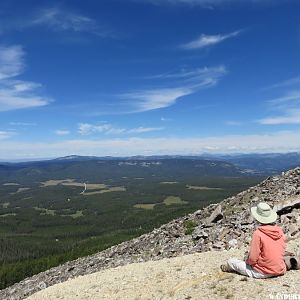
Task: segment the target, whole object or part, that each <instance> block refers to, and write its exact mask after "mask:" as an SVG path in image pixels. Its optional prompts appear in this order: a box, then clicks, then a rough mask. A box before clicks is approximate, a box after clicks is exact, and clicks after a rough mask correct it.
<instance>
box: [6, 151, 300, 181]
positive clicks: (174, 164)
mask: <svg viewBox="0 0 300 300" xmlns="http://www.w3.org/2000/svg"><path fill="white" fill-rule="evenodd" d="M93 161H94V162H95V161H98V162H103V164H104V165H105V166H106V167H109V168H111V167H113V166H117V167H118V168H119V167H120V164H119V163H118V162H140V163H141V162H143V161H144V162H149V161H151V162H156V161H157V162H161V163H162V162H163V165H160V166H158V165H149V166H151V167H152V168H155V170H156V171H158V170H159V169H160V170H162V169H165V170H164V171H163V173H165V172H167V173H168V175H169V173H172V172H176V173H173V174H179V175H180V174H182V173H186V172H191V175H192V173H193V172H194V171H195V170H196V172H197V173H198V171H199V170H200V169H201V170H202V171H203V172H204V174H203V175H210V176H212V175H221V176H227V175H228V176H232V175H234V174H239V175H241V174H248V175H251V174H253V175H273V174H278V173H280V172H282V171H285V170H288V169H291V168H294V167H297V166H299V165H300V152H293V153H284V154H283V153H267V154H236V155H211V154H203V155H199V156H180V155H163V156H131V157H112V156H105V157H96V156H78V155H70V156H64V157H59V158H55V159H49V160H41V161H30V162H18V163H16V162H15V163H12V162H2V163H0V176H1V175H4V176H8V175H9V174H12V173H15V172H17V173H20V175H21V174H22V175H24V174H23V173H24V172H25V173H26V172H27V173H28V172H29V173H30V174H31V175H32V172H33V173H35V171H36V170H37V169H40V171H39V172H38V173H44V172H49V171H51V172H54V170H56V171H58V170H61V169H62V166H63V169H64V170H66V169H68V168H70V167H71V166H72V169H74V167H75V166H76V167H75V169H76V171H75V170H73V171H74V172H76V173H77V172H78V171H79V170H81V168H82V166H83V165H82V166H80V165H81V163H83V162H84V163H85V164H84V165H85V166H89V167H92V166H93V163H92V162H93ZM104 165H103V166H104ZM132 165H133V164H131V166H132ZM144 165H145V164H144ZM200 165H201V167H200ZM129 166H130V164H127V165H126V164H123V168H122V169H123V170H122V173H124V172H123V171H125V170H124V167H127V168H128V167H129ZM136 166H143V164H138V163H137V164H136ZM149 166H148V167H149ZM191 166H192V168H191ZM194 168H196V169H195V170H194V171H193V169H194ZM30 169H35V171H32V170H31V171H30ZM41 169H44V171H42V170H41ZM92 169H93V168H92ZM25 170H26V171H25ZM88 170H91V169H88ZM184 170H185V171H184ZM106 171H107V170H106ZM128 171H129V172H130V173H132V170H128ZM134 172H135V173H137V174H135V175H137V176H143V175H145V174H144V173H145V172H144V171H142V172H140V171H138V170H137V169H135V170H134ZM67 173H69V172H67ZM79 173H80V172H79ZM48 175H49V174H48ZM73 175H74V173H73Z"/></svg>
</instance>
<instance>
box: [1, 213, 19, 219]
mask: <svg viewBox="0 0 300 300" xmlns="http://www.w3.org/2000/svg"><path fill="white" fill-rule="evenodd" d="M16 215H17V214H16V213H10V214H4V215H0V218H5V217H9V216H16Z"/></svg>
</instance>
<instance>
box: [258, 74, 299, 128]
mask: <svg viewBox="0 0 300 300" xmlns="http://www.w3.org/2000/svg"><path fill="white" fill-rule="evenodd" d="M299 84H300V77H294V78H291V79H288V80H285V81H282V82H280V83H277V84H274V85H273V86H270V87H269V88H268V89H270V88H271V89H272V88H281V89H283V90H286V89H287V91H285V93H284V94H283V95H282V96H281V97H277V98H273V99H271V100H268V101H267V103H268V105H269V108H270V109H271V110H272V111H274V112H275V113H274V114H273V115H271V116H268V117H265V118H262V119H260V120H258V123H260V124H263V125H283V124H300V90H299ZM291 89H292V90H291Z"/></svg>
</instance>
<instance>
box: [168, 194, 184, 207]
mask: <svg viewBox="0 0 300 300" xmlns="http://www.w3.org/2000/svg"><path fill="white" fill-rule="evenodd" d="M164 204H165V205H167V206H169V205H173V204H182V205H183V204H188V202H187V201H183V200H182V199H181V198H180V197H177V196H168V197H167V198H166V199H165V200H164Z"/></svg>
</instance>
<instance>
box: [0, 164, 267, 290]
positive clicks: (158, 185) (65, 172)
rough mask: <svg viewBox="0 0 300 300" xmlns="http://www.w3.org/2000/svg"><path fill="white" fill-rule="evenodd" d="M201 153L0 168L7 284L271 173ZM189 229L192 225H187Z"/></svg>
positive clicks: (0, 269) (1, 276)
mask: <svg viewBox="0 0 300 300" xmlns="http://www.w3.org/2000/svg"><path fill="white" fill-rule="evenodd" d="M247 174H248V173H247V172H244V171H243V170H242V169H240V168H238V167H236V166H235V165H233V164H231V163H227V162H222V161H211V160H199V159H198V160H197V159H161V160H145V161H144V160H138V159H136V160H100V159H89V160H83V161H78V160H53V161H44V162H35V163H21V164H2V165H1V166H0V232H1V238H0V264H1V265H0V288H1V289H2V288H5V287H7V286H9V285H11V284H13V283H15V282H18V281H20V280H22V279H23V278H25V277H28V276H31V275H33V274H36V273H38V272H41V271H43V270H46V269H49V268H51V267H53V266H57V265H59V264H61V263H63V262H66V261H69V260H72V259H76V258H78V257H81V256H85V255H89V254H93V253H95V252H98V251H101V250H104V249H106V248H108V247H110V246H112V245H115V244H118V243H120V242H122V241H125V240H128V239H131V238H133V237H136V236H139V235H141V234H143V233H146V232H149V231H151V230H152V229H153V228H155V227H159V226H160V225H162V224H164V223H166V222H168V221H170V220H171V219H173V218H176V217H179V216H182V215H184V214H187V213H189V212H193V211H195V210H197V209H200V208H201V207H204V206H206V205H208V204H210V203H216V202H219V201H221V200H222V199H224V198H226V197H228V196H230V195H234V194H236V193H238V192H239V191H242V190H244V189H246V188H247V187H249V186H252V185H255V184H257V183H258V182H259V181H261V180H262V179H263V178H264V177H262V176H258V175H252V176H249V175H247ZM187 234H188V230H187Z"/></svg>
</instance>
